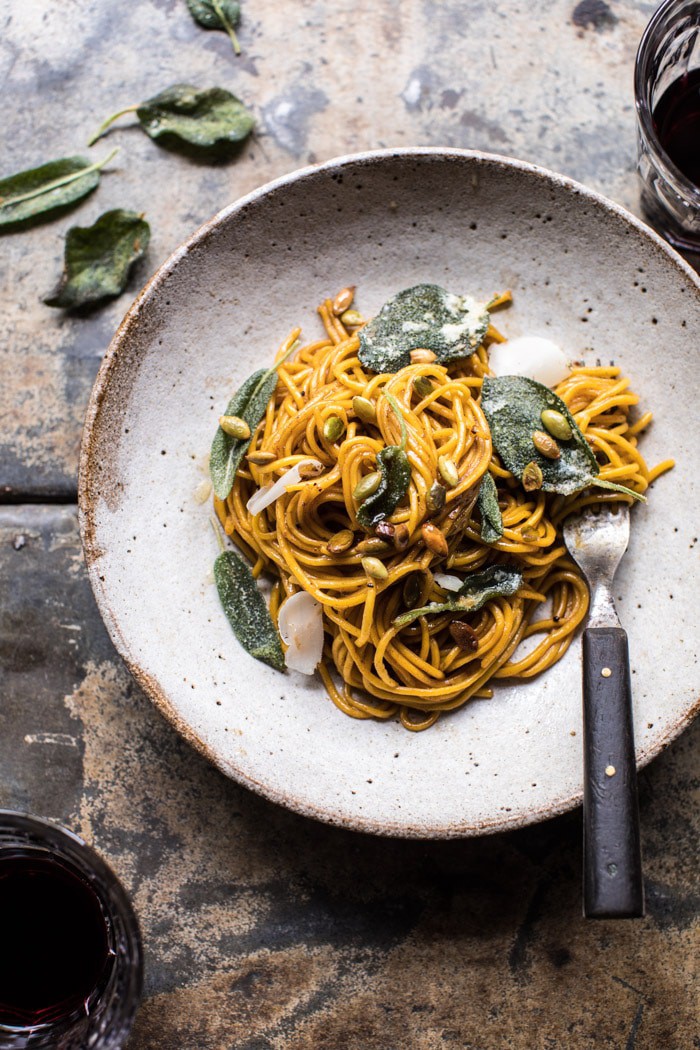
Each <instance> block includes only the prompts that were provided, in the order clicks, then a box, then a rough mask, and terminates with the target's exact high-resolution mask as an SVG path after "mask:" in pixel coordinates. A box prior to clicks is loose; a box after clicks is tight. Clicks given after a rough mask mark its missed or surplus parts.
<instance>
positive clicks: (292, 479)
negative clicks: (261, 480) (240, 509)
mask: <svg viewBox="0 0 700 1050" xmlns="http://www.w3.org/2000/svg"><path fill="white" fill-rule="evenodd" d="M311 463H313V464H316V463H318V460H316V459H302V460H301V461H300V462H299V463H295V464H294V466H293V467H290V468H289V470H286V471H285V472H284V474H283V475H282V477H280V478H278V479H277V481H276V482H275V483H274V484H273V485H263V486H262V488H259V489H258V490H257V492H254V493H253V495H252V496H251V497H250V499H249V500H248V502H247V503H246V505H245V509H246V510H247V511H248V513H249V514H252V515H253V516H255V515H256V514H259V513H260V511H261V510H265V507H269V506H270V504H271V503H274V502H275V500H276V499H279V497H280V496H283V495H284V494H285V492H286V491H287V489H288V488H291V486H292V485H298V484H299V482H300V481H301V470H302V468H303V467H305V466H307V465H308V464H311Z"/></svg>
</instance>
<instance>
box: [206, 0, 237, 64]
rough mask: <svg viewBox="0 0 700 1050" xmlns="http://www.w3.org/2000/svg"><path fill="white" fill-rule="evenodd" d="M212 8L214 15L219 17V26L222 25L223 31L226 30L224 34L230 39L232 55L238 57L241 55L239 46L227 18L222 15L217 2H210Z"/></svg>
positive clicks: (216, 0) (217, 0)
mask: <svg viewBox="0 0 700 1050" xmlns="http://www.w3.org/2000/svg"><path fill="white" fill-rule="evenodd" d="M212 7H213V8H214V10H215V11H216V13H217V15H218V16H219V18H220V19H221V24H222V25H223V27H224V29H225V30H226V32H227V33H228V35H229V37H230V39H231V43H232V44H233V51H234V54H236V55H240V53H241V45H240V44H239V43H238V37H237V36H236V33H235V30H234V28H233V26H232V25H231V23H230V22H229V20H228V18H227V17H226V15H225V14H224V12H223V10H222V7H221V4H220V3H219V0H212Z"/></svg>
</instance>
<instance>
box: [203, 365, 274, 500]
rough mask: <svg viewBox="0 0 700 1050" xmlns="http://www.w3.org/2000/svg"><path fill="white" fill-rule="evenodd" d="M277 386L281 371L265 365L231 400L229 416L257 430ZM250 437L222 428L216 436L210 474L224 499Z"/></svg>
mask: <svg viewBox="0 0 700 1050" xmlns="http://www.w3.org/2000/svg"><path fill="white" fill-rule="evenodd" d="M276 387H277V372H276V371H275V370H274V369H270V370H267V369H264V368H261V369H259V371H257V372H254V373H253V375H252V376H249V377H248V379H246V381H245V383H244V384H243V386H242V387H241V388H240V390H237V391H236V393H235V394H234V396H233V397H232V398H231V400H230V401H229V403H228V405H227V407H226V412H225V413H224V415H227V416H239V417H240V418H241V419H244V420H245V421H246V423H247V424H248V426H249V427H250V429H251V432H253V431H254V430H255V428H256V427H257V425H258V423H259V422H260V420H261V419H262V417H263V416H264V415H265V409H266V408H267V406H268V403H269V400H270V398H271V397H272V395H273V394H274V392H275V389H276ZM250 441H251V439H250V438H234V437H231V436H230V434H225V433H224V432H223V430H222V429H221V427H219V428H218V429H217V431H216V434H215V435H214V440H213V442H212V446H211V455H210V457H209V473H210V475H211V480H212V484H213V486H214V492H215V493H216V495H217V497H218V498H219V499H221V500H223V499H226V497H227V496H228V494H229V492H230V491H231V486H232V485H233V479H234V478H235V476H236V471H237V470H238V467H239V465H240V462H241V460H242V458H243V456H244V455H245V453H246V451H247V450H248V446H249V445H250Z"/></svg>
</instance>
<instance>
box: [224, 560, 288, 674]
mask: <svg viewBox="0 0 700 1050" xmlns="http://www.w3.org/2000/svg"><path fill="white" fill-rule="evenodd" d="M214 579H215V581H216V589H217V591H218V592H219V598H220V599H221V604H222V606H223V609H224V612H225V613H226V617H227V619H228V622H229V623H230V624H231V627H232V629H233V633H234V634H235V636H236V638H237V639H238V641H239V642H240V643H241V645H242V646H243V648H244V649H245V651H246V652H247V653H250V655H251V656H254V657H255V659H256V660H262V661H263V663H266V664H269V665H270V667H274V668H275V670H276V671H284V667H285V663H284V653H283V651H282V643H281V642H280V636H279V634H278V633H277V630H276V628H275V625H274V624H273V622H272V617H271V616H270V613H269V611H268V608H267V606H266V604H265V599H264V598H263V596H262V594H261V593H260V591H259V590H258V586H257V584H256V582H255V580H254V579H253V574H252V573H251V571H250V569H249V568H248V566H247V565H246V563H245V562H244V561H243V559H242V558H241V557H240V556H239V555H238V554H236V553H235V552H234V551H230V550H229V551H222V553H221V554H220V555H219V556H218V558H217V559H216V561H215V562H214Z"/></svg>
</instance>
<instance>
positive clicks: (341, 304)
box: [333, 284, 355, 317]
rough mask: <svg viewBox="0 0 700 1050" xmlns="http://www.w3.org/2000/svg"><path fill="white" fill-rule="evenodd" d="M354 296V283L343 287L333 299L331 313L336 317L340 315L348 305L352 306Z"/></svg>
mask: <svg viewBox="0 0 700 1050" xmlns="http://www.w3.org/2000/svg"><path fill="white" fill-rule="evenodd" d="M354 298H355V285H354V284H350V285H348V287H347V288H343V289H342V290H341V291H340V292H338V294H337V295H336V297H335V299H334V300H333V313H334V314H335V316H336V317H340V315H341V314H344V313H345V311H346V310H347V309H348V307H350V306H352V301H353V299H354Z"/></svg>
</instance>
